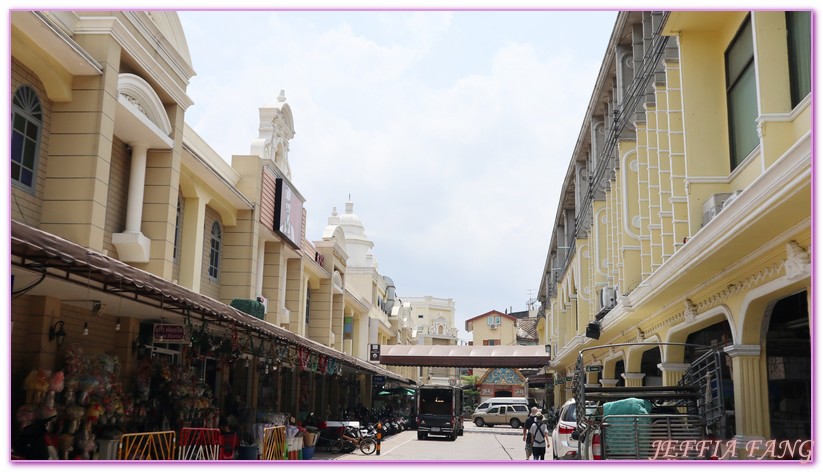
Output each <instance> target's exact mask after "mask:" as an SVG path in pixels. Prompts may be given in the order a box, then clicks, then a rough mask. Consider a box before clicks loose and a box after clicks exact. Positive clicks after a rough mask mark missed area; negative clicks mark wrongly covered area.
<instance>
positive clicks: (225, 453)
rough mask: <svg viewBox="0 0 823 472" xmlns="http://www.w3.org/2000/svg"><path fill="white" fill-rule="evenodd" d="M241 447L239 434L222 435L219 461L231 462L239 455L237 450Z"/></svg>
mask: <svg viewBox="0 0 823 472" xmlns="http://www.w3.org/2000/svg"><path fill="white" fill-rule="evenodd" d="M239 446H240V437H238V436H237V433H220V452H219V453H218V460H221V461H224V460H231V459H234V457H235V455H236V454H237V448H238V447H239Z"/></svg>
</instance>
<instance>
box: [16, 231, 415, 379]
mask: <svg viewBox="0 0 823 472" xmlns="http://www.w3.org/2000/svg"><path fill="white" fill-rule="evenodd" d="M11 256H12V258H11V265H12V266H16V267H20V268H23V269H27V270H29V271H33V272H37V273H39V274H40V275H41V277H42V279H41V280H39V281H37V282H35V283H32V284H29V286H27V287H24V288H23V289H20V290H18V291H16V292H14V293H12V296H13V297H14V296H20V295H22V294H23V293H25V291H28V290H30V289H32V288H33V287H34V286H36V285H37V284H38V283H40V282H41V281H42V280H44V279H45V278H57V279H61V280H63V281H67V282H70V283H74V284H76V285H78V286H79V287H83V288H84V289H87V290H89V291H92V290H97V291H103V292H108V293H111V294H116V295H118V296H121V297H124V298H127V299H130V300H133V301H136V302H138V303H142V304H145V305H147V306H149V307H154V308H158V309H160V308H162V309H163V310H166V311H169V312H173V313H178V314H180V315H181V316H198V315H199V318H200V319H201V320H202V321H204V322H205V321H208V322H209V323H210V326H213V325H214V324H215V323H216V324H217V326H218V327H223V328H224V329H228V328H230V327H234V326H236V327H237V328H241V329H245V331H246V333H247V335H249V336H254V337H257V338H258V339H265V340H268V341H271V342H284V343H286V344H294V345H296V346H299V347H303V348H306V349H309V350H311V351H314V352H317V353H319V354H323V355H326V356H328V357H331V358H334V359H336V360H338V361H339V362H340V363H342V364H343V365H348V366H350V367H352V368H354V369H356V370H358V371H362V372H366V373H370V374H375V375H385V376H386V377H387V378H391V379H392V380H396V381H398V382H401V383H403V384H408V385H415V384H416V382H414V381H413V380H411V379H408V378H406V377H402V376H399V375H397V374H395V373H393V372H391V371H388V370H385V369H383V368H381V367H379V366H376V365H373V364H371V363H369V362H367V361H364V360H361V359H358V358H356V357H352V356H349V355H347V354H344V353H342V352H339V351H337V350H335V349H332V348H330V347H328V346H324V345H322V344H320V343H317V342H315V341H312V340H310V339H307V338H304V337H302V336H299V335H297V334H295V333H292V332H291V331H288V330H286V329H283V328H280V327H279V326H275V325H273V324H271V323H269V322H267V321H264V320H260V319H258V318H255V317H254V316H251V315H249V314H246V313H244V312H241V311H239V310H237V309H235V308H233V307H231V306H229V305H226V304H224V303H222V302H220V301H218V300H214V299H212V298H210V297H207V296H205V295H201V294H199V293H196V292H193V291H191V290H189V289H187V288H185V287H181V286H179V285H176V284H173V283H171V282H169V281H167V280H165V279H163V278H161V277H158V276H156V275H154V274H151V273H149V272H146V271H143V270H141V269H138V268H136V267H132V266H130V265H128V264H125V263H123V262H121V261H118V260H117V259H114V258H112V257H109V256H106V255H104V254H101V253H99V252H96V251H92V250H89V249H87V248H84V247H82V246H80V245H77V244H75V243H73V242H71V241H68V240H65V239H63V238H60V237H58V236H55V235H53V234H50V233H46V232H44V231H41V230H39V229H36V228H32V227H30V226H28V225H25V224H23V223H20V222H17V221H13V220H12V222H11Z"/></svg>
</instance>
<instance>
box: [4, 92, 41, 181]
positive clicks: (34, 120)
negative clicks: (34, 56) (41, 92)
mask: <svg viewBox="0 0 823 472" xmlns="http://www.w3.org/2000/svg"><path fill="white" fill-rule="evenodd" d="M11 120H12V128H11V179H12V181H13V182H15V183H17V184H19V185H20V186H22V187H25V188H27V189H29V190H33V189H34V176H35V175H36V172H35V169H36V167H37V155H38V153H39V152H40V131H41V130H42V128H43V109H42V107H41V105H40V99H39V98H38V97H37V92H35V91H34V89H33V88H31V87H29V86H27V85H23V86H22V87H20V88H18V89H17V92H15V93H14V98H13V100H12V117H11Z"/></svg>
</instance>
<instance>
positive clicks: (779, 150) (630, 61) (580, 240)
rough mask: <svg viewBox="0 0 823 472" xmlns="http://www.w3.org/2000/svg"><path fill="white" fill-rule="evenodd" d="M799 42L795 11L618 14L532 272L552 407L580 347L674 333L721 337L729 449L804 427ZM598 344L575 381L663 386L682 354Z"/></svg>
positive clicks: (807, 354) (804, 178)
mask: <svg viewBox="0 0 823 472" xmlns="http://www.w3.org/2000/svg"><path fill="white" fill-rule="evenodd" d="M810 38H811V16H810V12H799V11H798V12H783V11H734V12H720V11H713V12H705V11H703V12H701V11H672V12H621V13H620V14H619V15H618V17H617V21H616V24H615V27H614V30H613V33H612V36H611V39H610V41H609V44H608V48H607V52H606V55H605V59H604V61H603V64H602V66H601V69H600V73H599V76H598V78H597V82H596V86H595V89H594V91H593V93H592V98H591V100H590V102H589V107H588V111H587V114H586V116H585V119H584V122H583V125H582V127H581V130H580V135H579V138H578V141H577V146H576V148H575V150H574V153H573V154H572V156H571V159H570V163H569V167H568V171H567V173H566V177H565V180H564V183H563V189H562V191H561V199H560V201H559V203H558V204H557V210H556V211H557V213H556V219H555V225H554V231H553V233H552V237H551V241H550V244H549V250H548V254H547V258H546V264H545V270H544V273H543V276H542V280H541V285H540V295H539V296H540V301H541V303H542V309H543V313H542V314H541V316H542V318H543V321H542V323H541V328H542V329H543V331H542V333H541V338H542V340H545V342H546V344H549V345H550V346H551V351H552V362H551V369H552V371H553V374H554V377H555V382H554V383H555V385H554V396H555V405H560V404H562V403H563V401H564V400H566V399H568V398H570V397H571V391H570V387H571V385H570V382H569V381H567V380H568V379H570V376H571V374H572V371H573V370H574V368H575V361H576V358H577V355H578V351H579V349H581V348H584V347H591V346H597V345H603V344H613V343H624V342H641V343H646V342H648V343H651V342H671V343H683V342H688V343H695V344H702V345H710V346H716V347H719V348H722V351H723V353H724V356H725V362H726V364H727V365H726V367H725V368H724V372H723V377H724V378H723V381H724V385H725V386H726V394H725V395H726V396H725V405H726V410H727V415H728V417H727V422H726V424H725V425H724V426H725V427H724V430H723V434H724V436H725V437H726V438H733V439H737V440H738V444H740V445H741V449H740V450H738V453H739V454H740V455H741V456H742V457H746V451H745V450H743V449H742V445H745V444H747V442H748V441H749V440H768V439H780V440H784V439H785V440H805V439H810V438H811V423H810V422H811V390H810V379H811V378H812V372H811V368H810V365H811V340H810V330H809V325H810V323H809V320H810V314H811V310H810V307H811V264H810V254H811V244H812V239H811V155H812V147H811V119H812V94H811V55H810V47H811V40H810ZM589 327H591V328H596V329H595V330H594V331H590V332H589V335H587V328H589ZM607 352H608V353H607V354H605V355H601V356H599V357H597V358H595V357H592V356H591V355H589V356H588V357H587V358H585V359H584V362H585V364H586V365H592V366H598V367H599V369H591V372H590V373H588V374H587V379H586V381H587V383H592V384H596V383H599V384H602V385H621V384H625V385H656V384H657V385H660V384H662V385H671V384H674V383H676V382H677V381H678V380H679V378H680V376H681V375H682V373H683V371H684V369H685V367H686V365H687V363H688V362H689V361H690V360H692V355H691V353H690V352H689V351H688V350H685V351H684V349H663V352H661V350H660V349H659V348H658V347H657V345H652V344H649V347H643V346H642V345H641V346H639V347H631V348H620V347H618V348H615V349H611V350H609V351H607ZM764 444H765V443H764ZM761 452H762V451H761ZM757 454H758V452H755V455H757ZM758 457H759V456H758Z"/></svg>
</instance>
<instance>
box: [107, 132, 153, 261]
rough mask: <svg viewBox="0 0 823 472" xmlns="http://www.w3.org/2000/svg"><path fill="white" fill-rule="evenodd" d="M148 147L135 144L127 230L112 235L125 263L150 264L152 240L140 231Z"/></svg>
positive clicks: (132, 153) (132, 154)
mask: <svg viewBox="0 0 823 472" xmlns="http://www.w3.org/2000/svg"><path fill="white" fill-rule="evenodd" d="M148 150H149V149H148V146H146V145H144V144H133V145H132V148H131V169H130V170H129V193H128V203H127V204H126V230H125V231H123V232H122V233H114V234H112V235H111V238H112V244H114V245H115V246H116V247H117V255H118V256H119V257H120V260H121V261H124V262H140V263H146V262H149V253H150V250H151V240H150V239H149V238H147V237H145V236H143V233H142V232H141V231H140V224H141V222H142V221H143V193H144V191H145V186H146V154H147V153H148Z"/></svg>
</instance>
